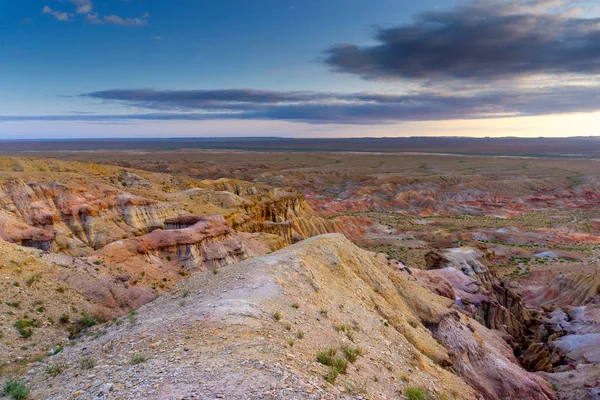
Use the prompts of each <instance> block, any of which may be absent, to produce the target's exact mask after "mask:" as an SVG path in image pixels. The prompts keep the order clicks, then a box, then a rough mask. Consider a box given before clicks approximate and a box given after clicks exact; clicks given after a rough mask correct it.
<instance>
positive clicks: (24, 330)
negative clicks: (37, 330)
mask: <svg viewBox="0 0 600 400" xmlns="http://www.w3.org/2000/svg"><path fill="white" fill-rule="evenodd" d="M35 325H36V323H35V321H32V320H28V319H19V320H17V321H16V322H15V328H17V331H18V332H19V335H21V337H22V338H24V339H27V338H28V337H31V335H33V329H31V328H30V327H32V326H35Z"/></svg>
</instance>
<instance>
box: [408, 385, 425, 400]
mask: <svg viewBox="0 0 600 400" xmlns="http://www.w3.org/2000/svg"><path fill="white" fill-rule="evenodd" d="M404 394H406V398H407V399H408V400H431V397H429V395H428V394H427V391H426V390H425V389H423V388H422V387H420V386H409V387H407V388H406V390H405V391H404Z"/></svg>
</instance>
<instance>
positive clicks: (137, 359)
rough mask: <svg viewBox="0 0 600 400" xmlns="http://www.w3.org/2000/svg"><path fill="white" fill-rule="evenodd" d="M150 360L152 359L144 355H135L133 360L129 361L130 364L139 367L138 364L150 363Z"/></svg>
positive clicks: (132, 357)
mask: <svg viewBox="0 0 600 400" xmlns="http://www.w3.org/2000/svg"><path fill="white" fill-rule="evenodd" d="M149 358H150V357H148V356H147V355H146V354H144V353H137V354H134V355H133V356H131V358H130V359H129V364H131V365H138V364H141V363H143V362H146V361H148V359H149Z"/></svg>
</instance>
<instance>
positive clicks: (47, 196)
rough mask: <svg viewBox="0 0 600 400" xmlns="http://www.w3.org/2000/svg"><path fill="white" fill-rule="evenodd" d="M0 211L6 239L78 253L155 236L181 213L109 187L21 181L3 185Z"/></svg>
mask: <svg viewBox="0 0 600 400" xmlns="http://www.w3.org/2000/svg"><path fill="white" fill-rule="evenodd" d="M0 207H1V208H2V209H3V211H4V221H5V222H4V223H3V226H4V230H5V231H6V232H4V234H3V238H4V239H5V240H10V241H13V242H17V243H21V244H25V245H27V244H30V245H32V246H35V247H38V248H41V249H44V250H52V251H63V252H66V253H70V254H76V255H84V254H87V253H89V252H90V251H91V250H92V249H99V248H101V247H103V246H105V245H107V244H108V243H110V242H113V241H115V240H119V239H121V237H123V236H130V235H136V234H143V233H145V232H149V231H151V230H153V229H156V228H158V227H161V226H163V220H164V219H165V218H167V217H169V216H174V215H177V214H176V211H175V205H174V204H168V203H159V202H157V201H154V200H151V199H146V198H143V197H138V196H134V195H132V194H129V193H126V192H122V191H119V190H117V189H115V188H113V187H110V186H107V185H102V184H97V185H95V186H94V187H92V188H90V187H88V186H79V185H73V184H71V185H68V184H63V183H59V182H51V183H49V184H46V183H40V182H31V181H30V182H29V183H26V182H25V181H24V180H23V179H20V178H14V179H13V178H10V179H7V180H6V181H5V183H4V184H2V183H0ZM11 220H12V221H13V223H12V224H11ZM15 220H17V221H19V222H21V225H18V224H15V223H14V221H15ZM31 228H36V229H37V230H38V231H37V232H40V233H41V232H42V231H44V232H45V233H44V234H43V235H41V236H42V237H43V239H37V240H36V238H35V237H34V238H31V236H32V231H31ZM34 232H35V231H34Z"/></svg>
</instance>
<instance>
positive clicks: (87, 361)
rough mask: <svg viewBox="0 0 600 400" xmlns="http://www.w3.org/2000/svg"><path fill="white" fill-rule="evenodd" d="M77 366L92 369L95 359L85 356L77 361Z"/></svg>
mask: <svg viewBox="0 0 600 400" xmlns="http://www.w3.org/2000/svg"><path fill="white" fill-rule="evenodd" d="M79 366H80V367H81V368H82V369H92V368H94V367H95V366H96V360H95V359H93V358H92V357H86V358H83V359H81V360H80V361H79Z"/></svg>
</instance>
